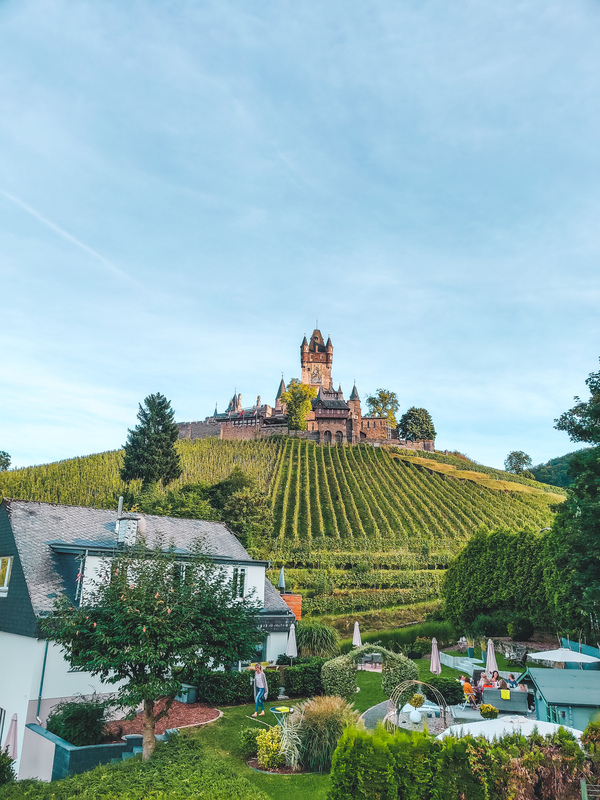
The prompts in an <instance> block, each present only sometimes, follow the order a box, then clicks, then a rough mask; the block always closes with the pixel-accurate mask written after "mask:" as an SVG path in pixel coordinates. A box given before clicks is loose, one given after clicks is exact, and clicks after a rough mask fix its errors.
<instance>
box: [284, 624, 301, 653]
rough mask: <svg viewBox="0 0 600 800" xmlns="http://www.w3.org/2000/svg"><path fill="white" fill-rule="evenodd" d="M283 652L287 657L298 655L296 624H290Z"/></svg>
mask: <svg viewBox="0 0 600 800" xmlns="http://www.w3.org/2000/svg"><path fill="white" fill-rule="evenodd" d="M285 654H286V656H288V658H291V659H293V658H296V656H297V655H298V648H297V647H296V626H295V625H290V631H289V633H288V640H287V646H286V648H285Z"/></svg>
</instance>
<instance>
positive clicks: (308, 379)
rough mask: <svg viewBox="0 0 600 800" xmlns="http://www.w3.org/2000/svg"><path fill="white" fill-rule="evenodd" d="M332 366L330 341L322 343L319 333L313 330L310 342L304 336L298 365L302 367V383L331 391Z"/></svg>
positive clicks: (317, 330) (316, 329)
mask: <svg viewBox="0 0 600 800" xmlns="http://www.w3.org/2000/svg"><path fill="white" fill-rule="evenodd" d="M332 364H333V345H332V344H331V339H330V338H328V339H327V344H325V342H324V341H323V337H322V336H321V331H320V330H319V329H318V328H315V329H314V331H313V333H312V336H311V337H310V342H307V341H306V336H305V337H304V339H303V340H302V344H301V345H300V365H301V367H302V383H306V384H308V385H309V386H314V387H315V388H316V389H319V388H320V387H321V386H322V387H323V388H324V389H331V388H332V383H331V367H332Z"/></svg>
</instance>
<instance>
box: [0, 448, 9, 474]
mask: <svg viewBox="0 0 600 800" xmlns="http://www.w3.org/2000/svg"><path fill="white" fill-rule="evenodd" d="M9 467H10V456H9V454H8V453H7V452H6V450H0V472H4V470H7V469H8V468H9Z"/></svg>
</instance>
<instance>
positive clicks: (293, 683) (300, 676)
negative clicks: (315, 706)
mask: <svg viewBox="0 0 600 800" xmlns="http://www.w3.org/2000/svg"><path fill="white" fill-rule="evenodd" d="M325 662H326V659H325V658H311V659H310V660H309V661H308V662H307V663H305V664H300V665H298V666H297V667H286V668H285V670H284V673H283V685H284V687H285V693H286V694H287V695H288V696H289V697H316V696H317V695H320V694H325V689H324V688H323V681H322V680H321V668H322V667H323V664H325Z"/></svg>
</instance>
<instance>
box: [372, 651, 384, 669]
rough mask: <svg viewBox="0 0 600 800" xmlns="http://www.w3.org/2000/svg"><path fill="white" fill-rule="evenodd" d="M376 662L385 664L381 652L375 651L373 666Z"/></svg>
mask: <svg viewBox="0 0 600 800" xmlns="http://www.w3.org/2000/svg"><path fill="white" fill-rule="evenodd" d="M375 664H383V656H382V655H381V653H373V666H375Z"/></svg>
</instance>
